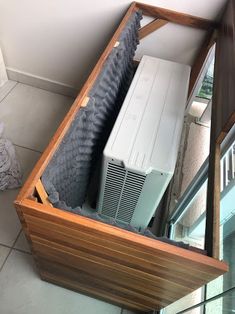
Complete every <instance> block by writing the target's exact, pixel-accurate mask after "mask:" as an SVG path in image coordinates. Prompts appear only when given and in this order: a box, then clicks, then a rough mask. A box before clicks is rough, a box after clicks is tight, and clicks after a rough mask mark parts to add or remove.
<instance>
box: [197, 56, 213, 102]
mask: <svg viewBox="0 0 235 314" xmlns="http://www.w3.org/2000/svg"><path fill="white" fill-rule="evenodd" d="M214 63H215V59H213V60H212V62H211V64H210V66H209V68H208V70H207V73H206V75H205V77H204V79H203V81H202V86H201V88H200V90H199V93H198V95H197V97H200V98H204V99H208V100H209V99H211V97H212V93H213V76H214Z"/></svg>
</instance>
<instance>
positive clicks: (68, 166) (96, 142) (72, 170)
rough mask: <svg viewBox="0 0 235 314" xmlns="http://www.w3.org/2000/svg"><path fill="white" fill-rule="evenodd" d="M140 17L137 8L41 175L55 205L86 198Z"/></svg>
mask: <svg viewBox="0 0 235 314" xmlns="http://www.w3.org/2000/svg"><path fill="white" fill-rule="evenodd" d="M140 20H141V14H140V13H139V12H135V13H134V14H133V15H132V16H131V18H130V20H129V22H128V23H127V25H126V27H125V29H124V30H123V31H122V33H121V35H120V37H119V39H118V41H119V45H118V46H117V47H114V48H113V49H112V52H111V53H110V55H109V57H108V58H107V60H106V62H105V64H104V66H103V68H102V71H101V73H100V74H99V76H98V78H97V80H96V82H95V84H94V85H93V87H92V89H91V91H90V92H89V95H88V96H89V97H90V100H89V102H88V104H87V106H86V107H85V108H81V109H80V110H79V112H78V113H77V115H76V117H75V119H74V121H73V122H72V124H71V126H70V128H69V130H68V132H67V134H66V135H65V137H64V139H63V141H62V143H61V144H60V145H59V148H58V150H57V151H56V153H55V155H54V156H53V158H52V160H51V161H50V163H49V165H48V166H47V168H46V170H45V172H44V174H43V175H42V182H43V185H44V187H45V189H46V191H47V193H48V195H49V199H50V201H51V202H52V204H53V205H54V206H56V207H59V208H63V209H67V210H73V209H75V208H76V207H79V206H81V205H82V204H83V202H84V200H85V198H86V194H87V188H88V185H89V182H90V178H91V175H92V173H93V171H94V168H95V166H96V163H97V161H98V159H99V158H100V156H101V154H102V151H103V148H104V146H105V143H106V141H107V139H108V136H109V134H110V131H111V129H112V126H113V124H114V122H115V119H116V117H117V115H118V112H119V110H120V107H121V105H122V102H123V100H124V98H125V95H126V93H127V90H128V88H129V86H130V83H131V81H132V78H133V74H134V64H133V57H134V54H135V50H136V48H137V44H138V42H139V41H138V29H139V27H140Z"/></svg>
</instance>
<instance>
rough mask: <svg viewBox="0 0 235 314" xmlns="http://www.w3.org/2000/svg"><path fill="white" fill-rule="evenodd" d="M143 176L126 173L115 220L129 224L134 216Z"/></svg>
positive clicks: (143, 179)
mask: <svg viewBox="0 0 235 314" xmlns="http://www.w3.org/2000/svg"><path fill="white" fill-rule="evenodd" d="M144 181H145V176H141V175H138V174H135V173H133V172H130V171H128V172H127V176H126V180H125V184H124V188H123V192H122V197H121V201H120V204H119V209H118V214H117V219H118V220H121V221H125V222H128V223H130V222H131V219H132V216H133V214H134V211H135V208H136V205H137V203H138V199H139V196H140V194H141V191H142V188H143V185H144Z"/></svg>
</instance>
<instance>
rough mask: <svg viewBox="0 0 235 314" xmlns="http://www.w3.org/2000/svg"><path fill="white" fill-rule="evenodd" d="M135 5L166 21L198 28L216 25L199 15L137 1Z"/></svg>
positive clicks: (145, 12)
mask: <svg viewBox="0 0 235 314" xmlns="http://www.w3.org/2000/svg"><path fill="white" fill-rule="evenodd" d="M136 6H137V7H138V8H139V9H140V10H142V12H143V14H144V15H148V16H152V17H156V18H159V19H162V20H166V21H168V22H172V23H176V24H180V25H185V26H190V27H194V28H199V29H205V30H208V29H213V28H216V27H217V26H218V25H217V23H215V22H212V21H209V20H207V19H203V18H201V17H197V16H193V15H189V14H185V13H180V12H176V11H172V10H168V9H164V8H159V7H156V6H152V5H147V4H144V3H140V2H137V3H136Z"/></svg>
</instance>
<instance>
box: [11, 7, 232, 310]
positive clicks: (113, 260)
mask: <svg viewBox="0 0 235 314" xmlns="http://www.w3.org/2000/svg"><path fill="white" fill-rule="evenodd" d="M139 9H140V10H142V12H143V14H145V15H149V16H153V17H154V18H155V19H154V20H153V21H152V22H151V23H149V24H148V25H146V26H144V27H143V28H141V29H140V31H139V36H140V39H141V38H144V37H145V36H147V35H148V34H149V33H151V32H153V31H155V30H157V29H158V28H160V27H163V26H164V25H165V24H166V23H168V22H173V23H177V24H181V25H184V26H188V27H195V28H200V29H203V30H207V32H208V36H207V38H206V40H205V42H204V44H203V47H202V49H201V50H200V53H199V55H198V57H197V58H196V60H195V64H194V66H193V68H192V74H191V82H190V90H191V89H192V88H193V86H194V84H195V82H196V79H197V76H198V74H199V72H200V69H201V67H202V65H203V62H204V60H205V58H206V56H207V53H208V51H209V48H210V47H211V45H212V44H213V43H214V40H215V36H214V30H215V28H217V27H219V26H218V25H217V24H216V23H214V22H211V21H208V20H205V19H202V18H198V17H194V16H190V15H187V14H181V13H178V12H173V11H170V10H166V9H162V8H157V7H153V6H149V5H146V4H141V3H133V4H132V5H131V6H130V8H129V10H128V11H127V13H126V15H125V16H124V18H123V20H122V21H121V23H120V25H119V27H118V29H117V31H116V32H115V34H114V36H113V38H112V39H111V41H110V42H109V44H108V46H107V48H106V49H105V51H104V52H103V54H102V56H101V57H100V59H99V61H98V63H97V65H96V66H95V68H94V70H93V71H92V73H91V75H90V76H89V78H88V80H87V82H86V83H85V85H84V86H83V88H82V90H81V92H80V94H79V95H78V96H77V98H76V100H75V102H74V104H73V106H72V107H71V109H70V111H69V112H68V114H67V115H66V117H65V118H64V120H63V122H62V123H61V125H60V127H59V128H58V130H57V131H56V133H55V135H54V136H53V138H52V140H51V142H50V144H49V145H48V147H47V149H46V150H45V151H44V153H43V155H42V156H41V158H40V160H39V161H38V163H37V164H36V166H35V168H34V169H33V171H32V173H31V175H30V176H29V178H28V180H27V181H26V183H25V185H24V187H23V188H22V190H21V191H20V194H19V195H18V197H17V200H16V201H15V206H16V210H17V213H18V216H19V218H20V220H21V223H22V226H23V229H24V232H25V234H26V237H27V239H28V241H29V243H30V245H31V249H32V253H33V256H34V259H35V262H36V264H37V267H38V271H39V273H40V276H41V278H42V279H44V280H46V281H49V282H52V283H55V284H58V285H61V286H63V287H66V288H69V289H72V290H75V291H79V292H82V293H85V294H89V295H91V296H95V297H97V298H101V299H104V300H106V301H108V302H111V303H115V304H118V305H121V306H124V307H126V308H131V309H135V310H140V311H143V312H147V311H150V310H153V309H157V310H159V309H161V308H164V307H165V306H167V305H169V304H171V303H172V302H174V301H176V300H178V299H180V298H181V297H183V296H185V295H187V294H188V293H190V292H192V291H194V290H195V289H197V288H199V287H201V286H203V285H204V284H206V283H208V282H209V281H211V280H213V279H214V278H216V277H218V276H219V275H221V274H223V273H224V272H226V271H227V270H228V267H227V265H226V264H225V263H224V262H222V261H219V260H218V259H216V258H213V257H211V256H212V255H213V254H210V255H211V256H206V255H202V254H200V253H197V252H193V251H190V250H186V249H183V248H180V247H176V246H173V245H170V244H167V243H163V242H161V241H158V240H155V239H150V238H147V237H145V236H142V235H139V234H134V233H132V232H129V231H126V230H122V229H120V228H117V227H114V226H111V225H107V224H104V223H102V222H99V221H94V220H92V219H89V218H85V217H82V216H79V215H76V214H73V213H70V212H66V211H63V210H61V209H57V208H54V207H52V205H51V204H50V202H49V201H48V199H47V195H46V193H45V190H44V188H43V185H42V184H41V180H40V178H41V176H42V173H43V172H44V170H45V168H46V166H47V165H48V163H49V161H50V160H51V158H52V157H53V155H54V153H55V151H56V149H57V148H58V146H59V144H60V143H61V141H62V139H63V138H64V136H65V134H66V132H67V130H68V129H69V127H70V125H71V122H72V121H73V119H74V117H75V115H76V113H77V112H78V110H79V108H80V107H82V106H85V104H86V102H87V95H88V92H89V90H90V89H91V88H92V86H93V84H94V82H95V80H96V78H97V76H98V74H99V73H100V71H101V69H102V66H103V64H104V62H105V60H106V59H107V57H108V55H109V54H110V52H111V51H112V49H113V48H114V47H115V45H116V42H117V40H118V37H119V34H120V32H121V31H122V29H123V28H124V26H125V25H126V23H127V22H128V19H129V17H130V16H131V14H132V13H133V12H134V11H135V10H139ZM189 93H190V91H189ZM212 153H213V152H212ZM209 210H210V209H209ZM212 211H213V208H212ZM212 218H213V217H212ZM207 232H208V234H209V233H210V230H207ZM212 232H215V229H213V228H212V230H211V233H212ZM211 238H213V235H212V236H211ZM211 246H212V243H210V247H211ZM213 256H215V257H218V256H217V255H216V254H214V255H213Z"/></svg>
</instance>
